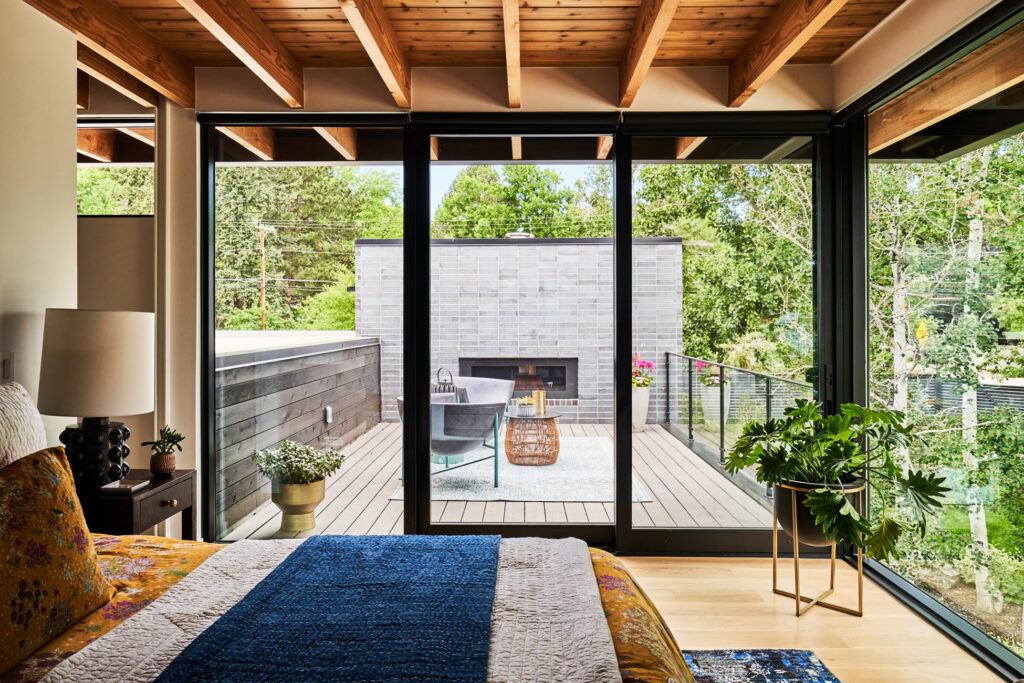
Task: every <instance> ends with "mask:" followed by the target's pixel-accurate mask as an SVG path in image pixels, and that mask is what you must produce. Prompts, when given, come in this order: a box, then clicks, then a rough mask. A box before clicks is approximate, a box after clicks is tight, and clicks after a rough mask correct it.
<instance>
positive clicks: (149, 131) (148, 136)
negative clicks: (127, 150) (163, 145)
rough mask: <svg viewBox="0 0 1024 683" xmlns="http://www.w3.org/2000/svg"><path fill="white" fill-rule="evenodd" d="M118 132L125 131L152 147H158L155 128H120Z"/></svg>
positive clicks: (126, 133)
mask: <svg viewBox="0 0 1024 683" xmlns="http://www.w3.org/2000/svg"><path fill="white" fill-rule="evenodd" d="M117 132H118V133H124V134H125V135H127V136H128V137H130V138H135V139H136V140H138V141H139V142H144V143H146V144H147V145H149V146H150V147H156V129H155V128H118V129H117Z"/></svg>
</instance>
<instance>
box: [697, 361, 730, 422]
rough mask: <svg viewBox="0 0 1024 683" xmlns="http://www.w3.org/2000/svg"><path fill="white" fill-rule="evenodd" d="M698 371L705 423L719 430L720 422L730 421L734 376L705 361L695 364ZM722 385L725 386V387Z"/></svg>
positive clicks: (722, 368) (719, 366) (721, 367)
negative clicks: (731, 384)
mask: <svg viewBox="0 0 1024 683" xmlns="http://www.w3.org/2000/svg"><path fill="white" fill-rule="evenodd" d="M694 369H695V370H696V371H697V383H698V384H699V385H700V386H699V387H698V390H699V391H700V403H701V406H703V408H704V422H705V423H706V424H707V425H708V426H709V427H713V428H714V429H715V430H716V431H717V430H718V421H719V420H723V421H728V419H729V399H730V397H731V395H732V392H731V391H729V383H730V382H732V375H731V374H729V373H728V372H726V371H725V368H724V367H723V366H721V365H713V364H711V363H705V362H703V361H697V362H696V363H695V364H694ZM722 385H725V386H724V387H723V386H722Z"/></svg>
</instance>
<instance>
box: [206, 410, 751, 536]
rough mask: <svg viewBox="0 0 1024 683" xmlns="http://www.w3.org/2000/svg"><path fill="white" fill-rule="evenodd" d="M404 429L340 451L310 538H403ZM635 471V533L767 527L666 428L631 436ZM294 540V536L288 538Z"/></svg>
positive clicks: (443, 511)
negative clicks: (639, 498) (638, 490)
mask: <svg viewBox="0 0 1024 683" xmlns="http://www.w3.org/2000/svg"><path fill="white" fill-rule="evenodd" d="M559 429H560V430H561V432H562V434H563V435H564V436H599V437H606V438H608V439H611V438H612V428H611V425H591V424H588V425H583V424H560V425H559ZM401 433H402V432H401V425H399V424H397V423H380V424H378V425H377V426H375V427H374V428H373V429H371V430H370V431H368V432H367V433H366V434H364V435H362V436H361V437H359V438H358V439H356V440H355V441H353V442H352V443H351V444H349V445H348V446H347V447H346V448H345V449H344V451H343V452H344V453H345V455H346V458H345V462H344V463H343V464H342V467H341V469H340V470H339V471H338V472H337V473H336V474H335V475H334V476H332V477H331V478H330V480H329V481H328V483H327V496H326V498H325V499H324V501H323V503H321V504H320V507H319V508H317V527H316V529H314V530H312V531H309V532H304V533H303V534H302V535H312V534H401V533H402V505H403V503H402V501H400V500H390V499H389V497H390V496H391V494H392V493H393V492H394V491H395V489H396V488H397V487H398V486H399V484H400V482H401V479H400V477H401V465H402V463H401V453H402V444H401ZM633 472H634V474H635V475H636V478H637V479H638V480H639V481H640V482H641V483H642V485H643V486H644V488H645V489H646V490H647V493H648V495H649V496H650V498H651V500H650V501H649V502H645V503H632V505H633V524H634V525H635V526H637V527H662V528H666V527H667V528H671V527H691V528H692V527H733V528H735V527H745V528H767V527H769V526H771V513H770V512H769V511H768V510H766V509H765V508H764V507H762V506H761V505H759V504H758V503H757V502H756V501H754V500H752V499H751V498H750V497H749V496H748V495H747V494H746V493H744V492H743V491H742V490H741V489H740V488H739V487H738V486H736V485H735V484H733V483H732V482H731V481H729V480H728V479H726V478H725V477H723V476H722V475H721V474H719V473H718V472H717V471H716V470H715V469H714V468H713V467H711V466H710V465H709V464H708V463H706V462H705V461H704V460H702V459H701V458H700V457H699V456H697V455H696V454H694V453H693V452H692V451H690V450H689V449H688V448H687V447H686V446H684V445H683V444H682V443H681V442H680V441H679V440H678V439H676V438H675V437H673V436H672V435H671V434H669V433H668V431H666V430H665V429H664V428H662V427H660V426H655V425H651V426H649V427H648V429H647V430H646V431H643V432H640V433H638V434H634V435H633ZM614 518H615V508H614V505H613V503H611V502H605V503H599V502H582V501H581V502H554V501H550V502H549V501H529V502H522V501H518V502H515V501H511V502H506V501H486V502H485V501H464V500H449V501H444V500H435V501H433V502H432V504H431V519H432V520H433V521H435V522H445V523H459V522H462V523H466V522H473V523H481V522H486V523H492V522H493V523H505V524H523V523H526V524H535V523H550V524H566V523H569V524H609V523H611V522H612V521H613V520H614ZM279 526H280V513H279V512H278V510H277V508H276V507H275V506H273V505H271V504H268V505H265V506H263V507H261V508H259V509H258V510H256V511H255V512H254V513H253V514H251V515H250V516H249V517H248V518H247V519H246V520H245V521H243V522H242V523H241V524H239V525H238V526H236V527H235V528H234V529H233V530H232V531H231V532H230V533H229V534H228V535H227V537H226V540H238V539H242V538H274V537H280V536H281V534H280V532H279V531H278V527H279ZM287 535H294V534H287Z"/></svg>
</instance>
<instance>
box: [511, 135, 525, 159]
mask: <svg viewBox="0 0 1024 683" xmlns="http://www.w3.org/2000/svg"><path fill="white" fill-rule="evenodd" d="M522 158H523V139H522V138H521V137H518V136H513V137H512V159H513V160H515V161H519V160H521V159H522Z"/></svg>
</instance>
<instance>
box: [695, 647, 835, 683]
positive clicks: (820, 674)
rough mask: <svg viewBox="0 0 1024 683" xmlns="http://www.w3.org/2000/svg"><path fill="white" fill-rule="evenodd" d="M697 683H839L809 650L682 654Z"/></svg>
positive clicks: (702, 651) (726, 651)
mask: <svg viewBox="0 0 1024 683" xmlns="http://www.w3.org/2000/svg"><path fill="white" fill-rule="evenodd" d="M683 657H684V658H685V659H686V663H687V664H688V665H689V667H690V671H691V672H692V673H693V680H694V682H695V683H840V681H839V679H838V678H836V676H835V674H833V673H832V672H831V671H829V670H828V668H827V667H826V666H825V665H824V664H822V663H821V660H820V659H818V657H817V656H816V655H815V654H814V653H813V652H811V651H810V650H683Z"/></svg>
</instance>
